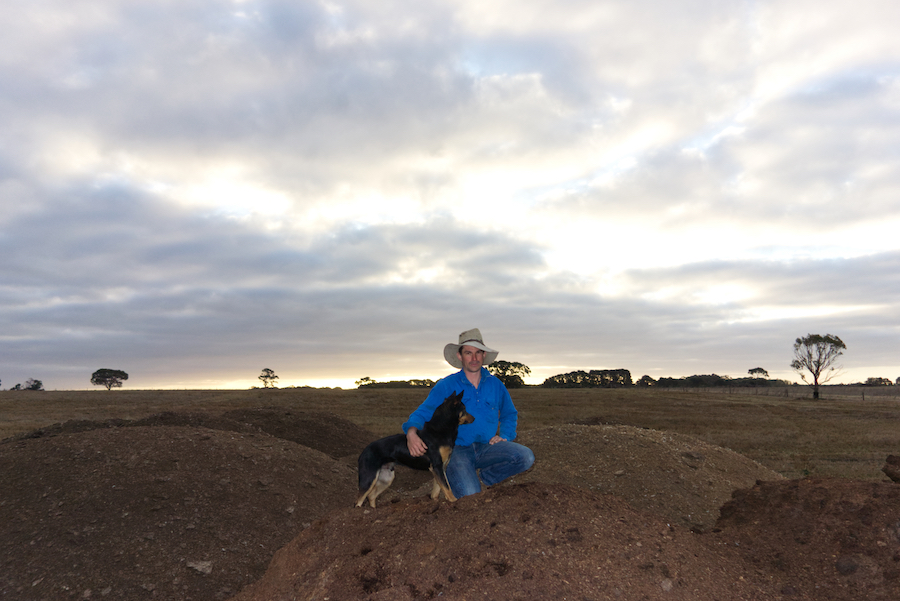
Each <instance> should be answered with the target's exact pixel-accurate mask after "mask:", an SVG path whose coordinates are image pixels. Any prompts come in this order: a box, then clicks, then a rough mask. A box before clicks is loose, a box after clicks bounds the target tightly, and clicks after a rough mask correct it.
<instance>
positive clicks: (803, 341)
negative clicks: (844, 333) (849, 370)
mask: <svg viewBox="0 0 900 601" xmlns="http://www.w3.org/2000/svg"><path fill="white" fill-rule="evenodd" d="M846 349H847V345H846V344H844V341H843V340H841V339H840V338H838V337H837V336H832V335H831V334H825V335H824V336H822V335H820V334H807V335H806V336H805V337H804V338H798V339H797V340H796V341H795V342H794V360H793V361H791V368H792V369H794V370H796V371H797V373H799V374H800V378H801V379H802V380H803V381H804V382H806V383H807V384H809V385H810V386H812V389H813V398H814V399H818V398H819V385H820V384H825V383H826V382H828V381H829V380H831V379H832V378H834V377H835V376H836V375H838V374H839V373H840V370H841V366H836V367H835V365H834V362H835V361H837V360H838V358H839V357H840V356H841V355H843V354H844V351H845V350H846ZM804 371H809V373H810V374H811V375H812V382H810V381H808V380H807V379H806V374H805V373H804Z"/></svg>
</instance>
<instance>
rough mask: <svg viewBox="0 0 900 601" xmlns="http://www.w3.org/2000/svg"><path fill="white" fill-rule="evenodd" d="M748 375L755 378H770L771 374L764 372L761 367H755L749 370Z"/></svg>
mask: <svg viewBox="0 0 900 601" xmlns="http://www.w3.org/2000/svg"><path fill="white" fill-rule="evenodd" d="M747 373H748V374H750V375H751V376H753V377H754V378H768V377H769V372H767V371H766V370H764V369H763V368H761V367H754V368H753V369H748V370H747Z"/></svg>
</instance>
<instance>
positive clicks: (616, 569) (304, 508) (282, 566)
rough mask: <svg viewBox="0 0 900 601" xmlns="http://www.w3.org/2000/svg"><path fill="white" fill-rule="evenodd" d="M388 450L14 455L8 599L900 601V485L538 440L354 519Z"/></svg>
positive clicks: (0, 557) (634, 446) (416, 476)
mask: <svg viewBox="0 0 900 601" xmlns="http://www.w3.org/2000/svg"><path fill="white" fill-rule="evenodd" d="M372 438H373V435H372V434H371V433H369V432H367V431H366V430H364V429H362V428H359V427H358V426H356V425H354V424H352V423H350V422H347V421H344V420H341V419H339V418H337V417H335V416H333V415H329V414H325V413H301V412H290V411H285V410H275V409H259V410H242V411H234V412H229V413H225V414H222V415H203V414H175V413H165V414H160V415H156V416H153V417H151V418H148V419H144V420H140V421H134V422H125V421H121V420H119V421H110V422H68V423H66V424H61V425H56V426H52V427H48V428H44V429H42V430H40V431H37V432H33V433H30V434H28V435H25V436H21V437H17V438H15V439H8V440H6V441H3V442H0V473H2V474H3V485H2V486H0V597H2V598H4V599H23V600H31V599H34V600H37V599H41V600H44V599H117V600H118V599H123V600H144V599H185V600H187V599H194V600H213V599H223V600H224V599H234V600H235V601H239V600H240V601H264V600H265V601H273V600H276V599H331V600H340V599H371V600H376V599H392V600H393V599H400V600H402V599H431V598H444V599H482V598H483V599H537V598H555V599H564V598H567V599H579V600H584V599H598V600H599V599H626V600H627V599H704V600H707V599H721V600H723V601H726V600H741V599H760V600H763V599H765V600H769V599H810V600H812V599H815V600H819V599H823V600H838V599H840V600H851V599H853V600H857V599H885V600H889V599H900V578H898V576H900V485H898V484H895V483H892V482H889V481H885V482H849V481H822V480H784V479H782V478H780V477H779V476H778V475H777V474H775V473H774V472H771V471H769V470H767V469H765V468H764V467H762V466H760V465H758V464H756V463H754V462H752V461H750V460H749V459H747V458H745V457H743V456H741V455H737V454H736V453H733V452H731V451H728V450H726V449H722V448H719V447H714V446H711V445H707V444H705V443H702V442H700V441H698V440H696V439H693V438H690V437H686V436H681V435H677V434H671V433H664V432H658V431H653V430H642V429H638V428H632V427H629V426H606V425H602V424H597V425H588V424H580V425H579V424H571V425H566V426H556V427H550V428H544V429H539V430H530V431H526V432H524V433H523V434H522V435H521V437H520V442H522V443H523V444H527V445H528V446H530V447H531V448H532V449H533V450H534V451H535V455H536V457H537V461H536V464H535V467H534V468H533V469H532V470H531V471H530V472H528V473H527V474H524V475H521V476H519V477H517V478H515V479H513V480H512V481H509V482H506V483H504V484H502V485H500V486H497V487H495V488H493V489H491V490H489V491H486V492H485V493H482V494H481V495H476V496H474V497H467V498H464V499H461V500H460V501H459V502H457V503H454V504H449V503H447V502H445V501H443V500H442V501H438V502H435V501H432V500H431V499H429V498H428V497H427V493H428V492H429V491H430V489H431V487H430V476H429V475H428V474H427V473H418V472H412V471H409V470H405V469H399V468H398V472H397V473H398V475H397V479H396V480H395V482H394V485H393V486H392V487H391V489H390V490H389V491H388V492H386V493H385V494H384V495H382V497H381V498H380V499H379V507H378V508H377V509H374V510H373V509H368V508H365V509H359V508H356V507H354V506H353V504H354V501H355V497H356V469H355V460H356V457H357V455H358V454H359V452H360V451H361V450H362V448H363V447H364V446H365V445H366V444H367V443H368V442H370V441H371V440H372ZM757 481H759V482H758V483H757ZM720 510H721V511H720Z"/></svg>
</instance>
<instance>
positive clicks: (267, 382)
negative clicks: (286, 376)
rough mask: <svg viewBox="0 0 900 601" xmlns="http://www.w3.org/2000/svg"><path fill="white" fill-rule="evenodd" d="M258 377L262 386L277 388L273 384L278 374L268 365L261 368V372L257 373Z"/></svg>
mask: <svg viewBox="0 0 900 601" xmlns="http://www.w3.org/2000/svg"><path fill="white" fill-rule="evenodd" d="M259 379H260V380H262V383H263V388H277V387H276V386H275V380H277V379H278V376H276V375H275V372H274V371H272V370H271V369H269V368H268V367H267V368H265V369H264V370H262V373H261V374H259Z"/></svg>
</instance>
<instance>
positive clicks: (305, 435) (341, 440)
mask: <svg viewBox="0 0 900 601" xmlns="http://www.w3.org/2000/svg"><path fill="white" fill-rule="evenodd" d="M222 417H223V418H225V419H228V420H233V421H235V422H238V423H241V424H249V425H251V426H253V427H255V428H257V429H258V430H259V431H261V432H265V433H266V434H270V435H272V436H276V437H278V438H283V439H284V440H290V441H291V442H296V443H297V444H302V445H303V446H306V447H310V448H311V449H316V450H317V451H322V452H323V453H325V454H326V455H329V456H331V457H334V458H335V459H339V458H342V457H348V458H351V459H352V461H353V465H356V458H357V457H359V453H360V451H362V450H363V449H364V448H365V447H366V445H367V444H369V443H370V442H372V441H373V440H374V439H375V438H377V437H376V436H374V435H373V434H372V433H371V432H369V431H368V430H366V429H365V428H360V427H359V426H357V425H356V424H354V423H353V422H351V421H348V420H345V419H341V418H339V417H337V416H336V415H334V414H332V413H326V412H300V411H286V410H284V409H276V408H265V409H239V410H235V411H228V412H226V413H223V414H222Z"/></svg>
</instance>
